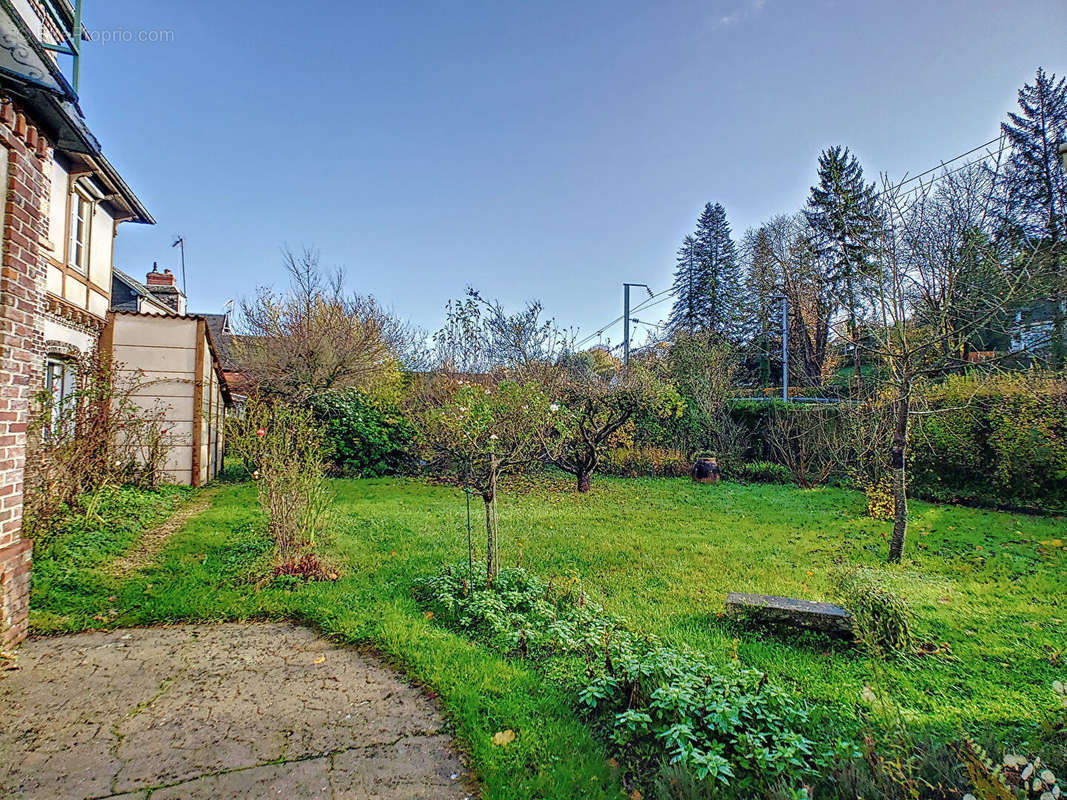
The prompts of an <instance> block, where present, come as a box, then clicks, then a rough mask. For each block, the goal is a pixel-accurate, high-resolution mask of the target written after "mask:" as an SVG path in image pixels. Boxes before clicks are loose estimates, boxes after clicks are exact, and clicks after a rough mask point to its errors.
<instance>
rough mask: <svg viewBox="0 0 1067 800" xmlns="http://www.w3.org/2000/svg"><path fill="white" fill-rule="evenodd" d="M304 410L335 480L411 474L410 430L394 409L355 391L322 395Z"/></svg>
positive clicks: (412, 448) (412, 435)
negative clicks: (319, 437)
mask: <svg viewBox="0 0 1067 800" xmlns="http://www.w3.org/2000/svg"><path fill="white" fill-rule="evenodd" d="M309 404H310V407H311V411H312V413H313V414H314V416H315V421H316V422H317V423H318V424H319V425H320V426H321V428H322V435H323V438H324V440H325V442H326V444H327V445H328V446H329V448H330V453H331V455H330V460H331V461H332V463H333V465H334V467H335V469H336V470H337V472H339V473H340V474H342V475H346V476H351V477H357V478H366V477H379V476H382V475H402V474H406V473H410V472H411V471H412V470H413V469H414V468H415V465H416V463H417V458H416V455H415V429H414V427H413V426H412V424H411V422H409V421H408V419H407V417H405V416H404V414H403V412H402V411H401V410H400V408H399V407H398V406H396V405H394V404H392V403H390V402H388V401H385V400H381V399H377V398H374V397H371V396H370V395H368V394H367V393H366V392H363V391H360V390H359V389H340V390H337V391H332V392H324V393H322V394H318V395H315V396H313V397H312V398H311V400H310V403H309Z"/></svg>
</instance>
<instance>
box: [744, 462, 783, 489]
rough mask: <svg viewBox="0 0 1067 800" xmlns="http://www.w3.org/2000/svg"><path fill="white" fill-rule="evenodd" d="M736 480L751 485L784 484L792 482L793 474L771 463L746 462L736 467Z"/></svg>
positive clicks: (779, 465)
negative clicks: (750, 483)
mask: <svg viewBox="0 0 1067 800" xmlns="http://www.w3.org/2000/svg"><path fill="white" fill-rule="evenodd" d="M731 477H733V476H731ZM737 478H738V479H739V480H743V481H751V482H753V483H778V484H786V483H792V482H793V473H791V472H790V471H789V468H788V467H784V466H782V465H781V464H775V463H774V462H772V461H746V462H744V463H743V464H741V466H740V467H738V469H737Z"/></svg>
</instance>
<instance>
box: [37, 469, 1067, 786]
mask: <svg viewBox="0 0 1067 800" xmlns="http://www.w3.org/2000/svg"><path fill="white" fill-rule="evenodd" d="M331 486H332V488H333V490H334V491H335V492H336V495H337V502H336V508H337V515H338V516H337V520H338V522H337V525H336V534H335V535H334V536H331V537H329V538H328V539H327V540H326V542H325V543H324V545H323V547H322V549H321V552H322V553H323V555H324V556H327V557H329V558H332V559H334V560H335V561H336V562H339V563H344V564H345V565H346V566H347V567H348V568H347V569H346V571H345V572H344V574H342V576H341V577H340V579H339V580H337V581H334V582H317V583H305V582H302V581H294V582H292V583H291V584H290V585H288V586H285V585H282V583H281V582H279V583H278V584H274V583H271V584H267V585H263V586H261V587H259V588H258V589H256V588H255V587H254V586H252V585H250V584H249V582H248V580H247V573H248V572H249V571H250V570H259V574H262V572H261V570H260V569H259V568H260V567H261V566H262V562H260V561H258V560H257V559H260V558H262V557H263V554H264V552H267V551H269V548H270V546H271V544H270V542H269V540H266V538H265V536H264V529H265V524H264V516H263V513H262V512H261V510H260V509H259V507H258V504H257V502H256V486H255V484H254V483H244V484H226V485H222V486H219V487H218V489H217V490H215V491H216V494H215V497H214V499H213V502H212V504H211V506H210V508H208V509H207V510H205V511H204V512H203V513H202V514H200V515H198V516H196V517H193V518H192V519H190V520H189V521H188V522H186V523H185V524H184V525H183V527H182V528H181V529H180V530H178V531H177V532H175V534H174V535H173V536H172V537H171V539H170V541H169V543H168V544H167V546H166V548H165V549H164V550H163V551H162V552H161V553H160V555H159V556H158V558H157V559H156V561H155V562H154V563H153V564H151V565H149V566H148V567H147V568H146V569H144V570H142V571H138V572H135V573H133V574H130V575H127V576H123V577H121V578H114V577H110V576H108V575H106V574H103V576H101V574H99V573H98V572H97V571H94V570H88V571H85V572H83V573H82V577H80V578H79V577H78V576H72V577H71V578H70V579H69V581H68V583H67V586H68V587H69V588H61V587H59V586H57V585H56V584H55V583H52V582H50V581H47V580H45V578H44V575H45V572H46V569H52V568H53V567H59V568H62V563H59V564H56V563H55V562H53V561H52V559H51V557H50V556H48V555H47V554H46V553H40V554H35V576H34V586H33V596H32V598H31V605H30V614H31V624H32V625H33V628H34V630H35V631H36V632H37V633H60V632H70V631H76V630H85V629H88V628H113V627H120V626H121V627H126V626H135V625H157V624H173V623H176V622H180V621H195V622H212V621H219V620H232V621H240V620H249V619H257V620H262V619H286V620H293V621H297V622H300V623H303V624H311V625H313V626H314V627H315V629H316V630H317V631H318V632H320V633H322V634H323V635H325V636H328V637H330V638H331V639H333V640H335V641H338V642H344V643H346V644H351V645H356V646H370V647H373V648H375V650H377V651H378V652H381V653H382V654H383V656H384V657H385V658H386V659H388V661H389V662H390V663H392V664H396V665H398V666H399V667H400V668H401V669H403V670H404V672H405V674H406V675H407V676H408V677H409V678H410V679H411V680H413V681H417V682H418V683H419V684H421V685H425V686H427V687H428V688H429V689H430V690H432V691H433V692H434V693H435V694H437V695H438V696H439V701H440V703H441V707H442V709H443V711H444V712H445V713H446V715H447V717H448V719H449V721H450V723H452V725H453V726H454V731H455V735H456V737H457V741H458V744H459V745H460V746H461V747H462V749H463V750H464V752H465V753H467V754H468V756H469V763H470V767H471V770H472V771H473V772H474V773H475V774H477V775H478V778H479V781H480V782H481V789H482V792H481V795H480V796H481V797H484V798H486V800H505V799H506V800H534V799H535V798H568V800H569V799H570V798H586V799H588V800H607V799H608V798H613V799H614V800H617V798H618V796H619V773H618V771H617V770H612V769H611V768H610V767H609V766H608V764H607V763H605V762H606V760H607V759H608V757H609V753H608V752H606V750H605V746H604V744H603V743H602V742H603V741H604V740H598V739H595V738H594V737H593V735H592V733H591V731H592V728H591V726H590V725H588V724H587V723H586V722H585V721H584V718H583V716H582V715H579V714H576V713H575V699H574V697H575V691H574V688H573V685H574V684H573V681H574V680H575V679H574V677H573V676H574V672H573V670H572V671H569V672H564V671H563V670H562V667H560V666H557V665H563V666H567V665H568V662H569V661H572V662H580V663H584V659H582V658H581V656H561V657H553V658H550V659H548V660H545V661H541V660H540V659H539V657H538V658H535V656H534V655H533V654H531V655H530V656H529V657H528V658H527V659H525V660H522V659H516V658H510V657H506V656H504V655H502V654H501V653H500V651H498V650H495V649H492V648H488V647H481V646H478V645H476V644H474V643H473V642H472V641H471V639H470V638H469V637H468V636H466V635H462V634H461V633H460V632H453V631H452V630H449V629H447V628H444V627H442V626H440V625H437V624H435V622H436V617H435V618H434V619H427V618H426V615H425V612H424V609H423V608H421V607H420V606H419V605H418V604H417V603H416V602H415V600H414V598H412V597H411V596H410V588H411V585H412V581H413V580H415V578H416V577H418V576H423V575H427V574H430V573H431V572H433V571H435V570H437V569H438V567H439V565H440V564H442V563H457V562H460V561H462V562H463V564H464V572H465V571H466V570H465V567H466V556H467V545H466V535H465V529H464V528H463V525H462V521H461V520H462V515H463V508H464V500H463V496H462V494H461V493H460V492H458V491H457V490H456V489H455V487H452V486H446V485H440V484H437V483H433V484H431V483H424V482H419V481H413V480H409V479H398V478H388V479H368V480H358V481H357V480H336V481H332V482H331ZM167 491H169V490H167ZM863 504H864V498H863V495H862V494H861V493H859V492H852V491H845V490H842V489H839V488H835V487H824V488H821V489H819V490H817V491H803V492H802V491H797V490H796V489H794V488H793V487H792V486H771V485H764V484H739V483H724V484H722V485H720V486H717V487H715V490H714V491H706V490H703V487H695V486H692V485H691V484H690V482H689V480H688V478H685V479H678V480H651V479H635V480H617V479H612V478H604V479H602V480H601V481H600V484H599V486H598V488H597V490H596V491H594V492H593V493H591V494H588V495H578V494H576V493H573V492H569V491H548V490H547V489H544V488H543V487H540V488H538V487H535V488H533V489H531V490H530V491H522V492H519V491H516V492H515V494H514V496H513V497H509V503H508V507H507V516H506V518H504V519H507V520H508V521H509V522H510V523H511V524H513V525H514V526H515V529H516V531H517V532H516V534H515V536H514V541H513V542H512V543H511V547H505V548H504V553H503V555H504V557H505V559H506V561H507V563H508V564H514V563H515V561H516V559H517V558H518V557H519V552H520V548H521V553H522V555H521V558H522V560H523V562H524V563H526V564H528V565H534V564H535V565H536V570H537V572H538V573H539V574H542V575H545V576H549V575H569V574H574V573H580V574H581V575H583V576H584V579H583V586H584V588H585V589H586V592H587V599H588V595H592V596H593V597H594V598H595V600H596V602H597V603H598V604H600V605H602V606H603V607H604V609H605V611H606V613H607V614H609V615H611V616H613V617H614V618H616V619H618V618H619V617H620V616H625V618H626V621H627V626H628V628H629V629H630V630H640V631H647V632H649V633H651V634H654V635H655V636H657V637H659V638H660V640H661V641H662V642H663V643H664V644H666V645H667V646H671V647H681V646H689V647H692V648H694V649H696V650H699V651H700V652H702V653H706V654H708V657H709V658H710V659H713V660H714V661H715V662H716V664H717V663H718V662H720V661H725V660H727V659H729V658H730V654H731V653H734V652H736V654H737V657H738V659H739V660H740V661H741V663H743V664H745V665H746V666H750V667H753V668H755V669H758V670H761V671H762V672H765V673H767V675H768V680H769V682H770V683H772V684H774V685H777V686H782V687H788V688H790V689H791V690H794V691H796V692H797V693H798V694H799V695H800V696H802V697H803V698H804V700H805V701H806V702H807V703H809V704H810V707H811V709H810V710H811V714H810V717H809V721H810V730H811V733H810V734H809V736H810V737H815V736H823V735H825V733H826V732H828V731H834V732H837V735H840V736H847V737H848V738H850V739H853V740H855V741H864V739H865V738H866V736H867V734H868V733H869V734H870V736H871V737H872V741H871V745H870V746H871V751H872V752H871V754H870V756H869V757H870V759H871V763H875V764H878V775H881V774H882V773H884V772H886V771H893V770H897V762H900V761H905V760H906V753H904V752H903V751H898V750H897V749H894V748H892V747H891V746H890V743H889V742H887V741H885V740H886V739H888V738H889V729H888V727H887V726H886V725H885V724H883V721H882V720H881V719H878V720H877V721H876V723H874V724H871V725H869V726H868V725H866V724H865V722H864V720H863V718H862V717H863V714H862V712H861V713H857V709H858V708H862V705H861V704H862V700H861V698H860V692H861V690H862V688H863V686H864V684H865V683H868V682H870V681H871V679H872V674H875V673H876V675H877V680H878V683H877V684H876V685H877V687H878V689H877V690H878V693H879V696H880V697H881V698H886V699H890V700H892V701H893V703H894V704H895V705H896V706H897V707H899V709H900V713H901V715H902V716H904V717H905V718H906V719H907V721H908V725H909V726H910V727H911V728H912V729H913V731H914V735H915V737H916V740H917V741H918V742H935V741H941V742H945V741H953V740H955V739H957V738H958V737H959V735H960V733H961V732H966V733H968V734H970V735H972V736H975V737H979V738H980V740H981V741H982V742H983V744H986V743H987V742H988V743H989V744H990V745H992V744H993V743H995V742H1001V743H1010V744H1011V746H1012V752H1021V753H1025V754H1034V753H1039V754H1040V755H1041V756H1042V758H1043V759H1045V760H1046V761H1048V762H1049V766H1048V768H1049V769H1052V770H1053V771H1054V772H1055V773H1056V774H1057V776H1059V775H1060V774H1061V773H1064V774H1067V770H1065V769H1064V758H1063V747H1062V742H1063V738H1062V737H1063V733H1062V732H1063V730H1064V729H1063V727H1062V725H1063V721H1064V710H1063V709H1062V708H1061V706H1060V700H1059V696H1057V695H1054V694H1053V692H1052V690H1051V689H1050V688H1049V687H1050V686H1052V685H1053V682H1054V681H1056V680H1059V681H1060V682H1061V683H1062V682H1063V681H1064V680H1067V675H1065V673H1064V667H1063V656H1062V651H1063V635H1062V630H1063V626H1062V619H1063V603H1062V577H1061V576H1062V575H1064V574H1067V550H1064V549H1063V548H1061V547H1058V546H1054V545H1053V544H1052V543H1051V542H1052V541H1053V540H1055V539H1056V538H1057V537H1059V538H1061V539H1062V538H1063V537H1062V529H1063V523H1062V522H1058V521H1056V520H1055V519H1053V518H1050V517H1034V516H1027V515H1018V514H1006V513H1001V512H995V511H985V510H976V509H970V508H960V507H952V506H932V505H929V504H927V503H923V502H915V503H913V504H912V508H911V525H912V528H913V531H914V532H915V537H914V542H915V547H914V548H913V549H912V550H911V551H909V560H911V562H912V563H911V566H910V568H905V569H892V570H884V571H880V574H885V575H886V579H887V580H888V581H890V582H891V584H892V586H893V588H894V590H895V591H898V592H900V593H901V594H904V595H905V596H906V597H907V598H908V600H909V603H910V605H911V607H912V609H913V611H914V619H913V620H912V624H913V628H914V631H915V634H916V636H918V637H921V638H922V639H923V640H930V641H937V642H939V643H941V642H945V643H947V645H948V647H949V649H950V652H949V653H948V654H945V655H927V656H925V657H922V658H919V657H912V658H900V659H885V660H882V659H876V658H875V657H874V656H872V655H871V654H870V653H869V652H867V651H866V650H862V649H861V650H855V649H845V648H843V647H840V646H837V645H831V644H828V643H827V642H825V640H821V639H815V638H813V637H811V636H808V635H798V636H796V637H782V636H772V635H766V636H764V635H756V636H754V635H745V636H742V637H740V638H735V637H738V631H737V628H736V626H734V625H732V624H730V623H729V622H728V621H727V620H725V619H720V618H719V617H718V616H717V612H719V611H721V609H722V605H721V603H722V598H723V597H724V596H725V593H726V592H727V591H738V590H740V591H753V592H757V591H758V592H764V593H768V594H779V595H787V596H808V597H812V598H830V597H833V596H834V589H833V585H832V583H831V581H830V575H831V573H832V569H833V566H834V562H835V560H837V559H844V560H845V561H847V562H851V563H856V564H860V565H868V566H873V565H876V564H878V563H879V562H880V561H881V558H882V556H883V555H884V547H885V544H884V538H883V537H884V535H885V533H886V531H887V528H888V525H887V524H886V523H880V522H874V521H872V520H870V519H869V518H867V517H866V515H865V514H864V513H863ZM502 517H503V515H502ZM502 521H503V519H502ZM1043 542H1050V544H1047V545H1046V544H1042V543H1043ZM267 557H268V558H269V557H270V554H269V552H267ZM46 562H49V564H48V566H47V567H46ZM555 583H559V585H560V588H561V589H564V590H565V587H564V585H563V584H562V583H560V582H559V579H556V581H555ZM112 614H114V616H112ZM97 616H99V617H101V618H102V620H103V621H101V620H100V619H96V617H97ZM1057 653H1059V654H1060V655H1058V656H1057ZM1053 658H1058V662H1057V663H1053ZM1005 663H1006V664H1008V665H1009V666H1008V667H1004V666H1003V664H1005ZM542 667H543V668H542ZM557 676H559V677H561V678H562V680H558V679H557ZM568 676H570V677H568ZM579 677H581V676H580V675H579ZM605 719H606V721H605V723H604V724H605V725H606V724H608V723H610V722H611V720H610V719H609V718H605ZM1046 726H1048V727H1046ZM503 729H512V730H514V731H515V732H516V733H517V737H516V740H515V741H514V742H513V743H512V744H509V745H508V746H507V747H498V746H495V745H493V744H492V736H493V734H494V733H496V732H497V731H500V730H503ZM864 749H865V758H864V759H863V760H861V761H860V762H855V761H853V762H850V764H851V766H852V768H853V770H854V771H855V772H856V777H855V778H854V779H851V782H847V783H846V781H845V778H846V777H847V776H846V774H845V771H844V770H841V771H840V772H838V771H835V772H834V773H833V774H832V775H831V778H832V779H833V780H834V781H840V783H838V784H836V785H837V786H838V788H837V789H835V788H834V785H828V782H823V781H816V782H814V783H813V784H812V785H813V789H814V791H813V792H812V797H814V798H817V800H855V798H856V797H864V798H868V800H871V799H873V798H879V799H880V800H914V798H915V797H917V796H922V797H927V798H933V797H936V798H938V800H960V797H961V796H962V794H963V793H964V792H965V791H967V790H968V789H970V788H972V787H970V786H967V785H965V784H962V783H961V784H959V785H958V786H957V784H956V783H952V784H951V785H952V786H953V787H956V788H957V789H958V791H955V792H945V793H943V794H942V795H941V796H938V795H936V794H930V795H919V794H917V793H914V792H910V791H908V792H904V791H903V790H901V791H896V790H894V789H893V786H892V785H891V784H889V783H887V781H889V780H890V777H888V776H886V777H884V778H883V777H878V775H876V774H875V773H874V772H873V770H870V769H869V768H868V767H869V765H868V761H867V755H868V754H867V752H866V750H867V743H866V742H864ZM942 749H943V748H942ZM990 752H997V754H998V756H999V755H1001V752H1002V751H1001V749H1000V748H998V747H996V746H990ZM934 756H935V753H934V751H933V750H932V749H928V750H924V751H923V753H922V755H921V758H922V761H919V762H917V763H916V764H915V767H914V769H915V770H916V771H917V772H916V774H917V775H919V776H920V777H921V778H922V779H923V780H924V781H927V782H929V783H932V784H934V785H937V783H938V782H939V781H941V782H942V783H945V785H948V783H947V782H946V781H943V780H942V779H941V778H939V777H938V776H939V775H940V774H942V773H944V772H946V771H947V770H949V769H950V768H952V769H956V768H958V760H957V759H956V758H955V757H954V756H951V757H950V758H948V759H946V758H945V757H943V755H937V756H936V761H935V760H933V759H934ZM876 757H877V758H881V759H882V760H881V761H878V760H877V759H876ZM909 769H911V767H909ZM655 772H656V769H655V766H653V767H652V768H651V769H650V770H649V771H648V772H643V773H642V778H648V779H650V780H651V779H652V777H653V775H654V773H655ZM894 774H895V773H894ZM693 780H695V778H694V779H693ZM707 788H708V790H707V792H706V793H705V794H704V795H703V797H704V798H716V800H719V799H720V798H730V793H729V790H728V789H726V788H724V787H716V786H715V785H714V784H711V785H710V786H709V787H707ZM853 788H855V789H856V790H855V791H853ZM641 791H642V792H643V794H644V796H645V798H646V799H647V798H650V797H652V796H654V795H653V793H652V792H648V791H645V789H644V788H642V790H641ZM738 794H739V795H740V797H739V798H730V800H740V798H744V800H752V798H754V797H759V798H760V799H761V800H764V799H765V798H766V799H767V800H770V798H774V800H779V798H780V797H781V798H783V799H784V798H788V797H789V796H788V795H780V794H779V793H776V792H767V793H760V792H740V791H739V792H738ZM684 796H685V795H680V794H679V795H678V796H677V797H676V798H673V799H672V800H680V799H681V798H682V797H684ZM693 797H700V795H693Z"/></svg>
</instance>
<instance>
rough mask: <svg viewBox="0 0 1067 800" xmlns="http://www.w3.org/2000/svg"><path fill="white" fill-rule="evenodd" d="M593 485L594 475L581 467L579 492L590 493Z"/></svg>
mask: <svg viewBox="0 0 1067 800" xmlns="http://www.w3.org/2000/svg"><path fill="white" fill-rule="evenodd" d="M592 483H593V475H592V473H590V472H589V471H587V470H585V469H582V468H581V467H579V468H578V491H579V492H588V491H589V487H590V486H591V485H592Z"/></svg>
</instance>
